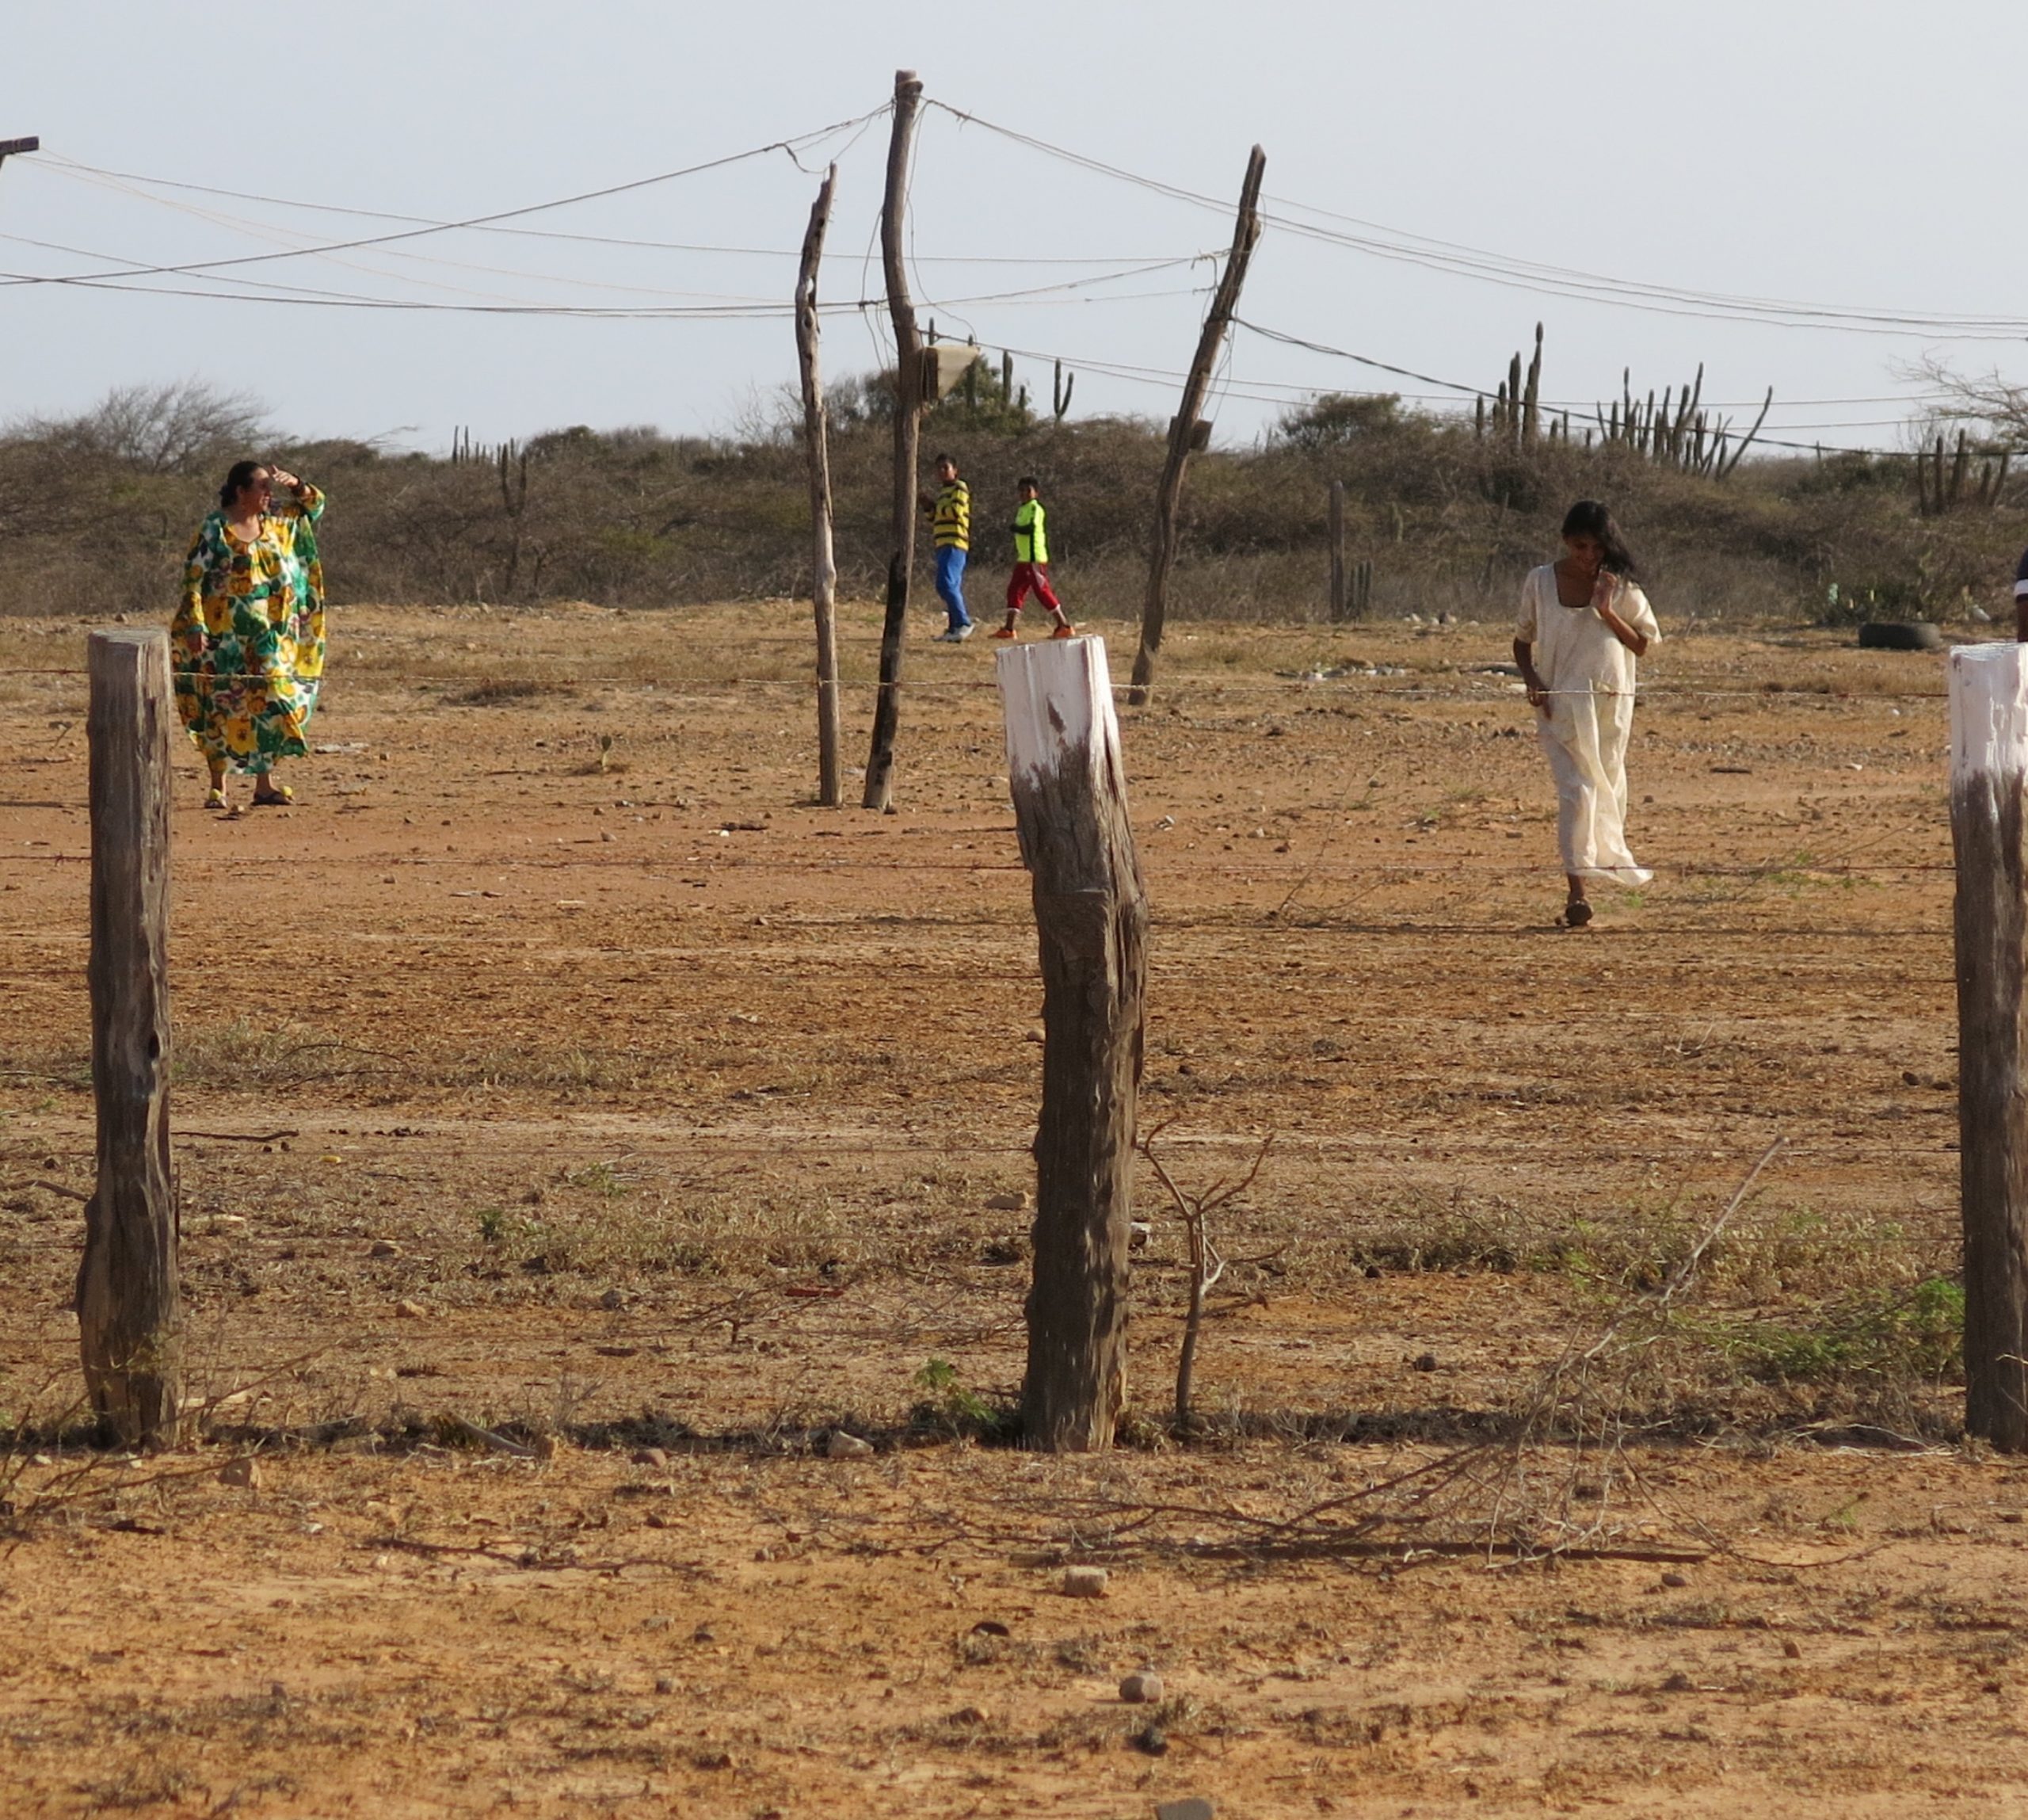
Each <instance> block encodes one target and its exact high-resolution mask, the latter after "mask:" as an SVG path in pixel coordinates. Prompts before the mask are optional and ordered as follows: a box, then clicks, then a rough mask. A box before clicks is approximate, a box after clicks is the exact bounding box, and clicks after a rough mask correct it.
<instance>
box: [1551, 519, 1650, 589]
mask: <svg viewBox="0 0 2028 1820" xmlns="http://www.w3.org/2000/svg"><path fill="white" fill-rule="evenodd" d="M1563 534H1564V536H1566V537H1595V538H1597V539H1598V540H1599V544H1600V545H1601V547H1602V548H1603V549H1604V551H1605V552H1606V559H1605V563H1604V564H1603V567H1606V568H1608V569H1610V570H1612V572H1613V573H1614V574H1615V575H1623V576H1625V577H1626V579H1627V580H1628V581H1630V582H1631V581H1633V580H1636V579H1637V578H1638V577H1639V575H1640V573H1641V570H1640V567H1639V566H1638V565H1637V563H1635V562H1634V560H1633V551H1631V550H1630V549H1628V548H1627V547H1626V539H1625V538H1623V537H1622V536H1620V534H1619V527H1618V525H1615V524H1614V522H1613V515H1612V513H1610V512H1608V511H1607V509H1605V507H1604V506H1602V505H1600V504H1599V502H1598V501H1597V500H1595V499H1580V500H1579V501H1578V502H1577V503H1576V505H1575V506H1572V507H1571V509H1569V511H1568V512H1566V513H1564V515H1563Z"/></svg>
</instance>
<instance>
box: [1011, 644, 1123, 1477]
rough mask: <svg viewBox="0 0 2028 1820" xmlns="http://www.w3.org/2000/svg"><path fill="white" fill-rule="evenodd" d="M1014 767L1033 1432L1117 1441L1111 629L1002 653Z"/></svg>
mask: <svg viewBox="0 0 2028 1820" xmlns="http://www.w3.org/2000/svg"><path fill="white" fill-rule="evenodd" d="M998 670H999V681H1000V693H1001V704H1002V706H1003V707H1004V709H1005V711H1006V716H1007V770H1008V779H1009V781H1010V783H1011V784H1012V790H1013V796H1014V816H1015V822H1016V827H1017V829H1018V830H1019V832H1020V840H1021V857H1022V860H1023V861H1024V863H1025V864H1026V865H1027V868H1028V871H1029V873H1030V875H1031V880H1032V887H1033V891H1034V898H1035V927H1036V931H1037V933H1038V936H1039V941H1040V948H1041V954H1042V975H1043V1103H1042V1116H1041V1119H1040V1122H1039V1124H1038V1126H1037V1127H1036V1131H1035V1275H1034V1278H1033V1280H1032V1281H1031V1284H1030V1287H1029V1290H1028V1302H1027V1322H1028V1368H1027V1378H1026V1379H1025V1381H1024V1383H1023V1386H1022V1390H1021V1422H1022V1429H1023V1433H1024V1436H1025V1437H1026V1439H1027V1444H1028V1445H1029V1446H1031V1447H1034V1448H1046V1449H1047V1450H1049V1451H1050V1452H1073V1453H1076V1452H1091V1451H1093V1450H1096V1449H1099V1448H1107V1447H1110V1446H1111V1444H1112V1437H1113V1424H1114V1422H1115V1419H1116V1418H1117V1417H1118V1416H1119V1411H1120V1409H1121V1406H1123V1403H1124V1402H1125V1399H1126V1295H1127V1264H1126V1247H1127V1236H1128V1234H1127V1221H1128V1213H1129V1209H1130V1196H1131V1192H1132V1187H1133V1173H1134V1171H1133V1166H1134V1114H1135V1108H1136V1101H1137V1096H1138V1093H1139V1090H1140V1081H1141V1036H1142V1014H1143V1005H1144V1001H1145V998H1146V987H1147V933H1148V905H1147V899H1146V894H1145V893H1144V891H1143V890H1142V883H1141V868H1140V863H1139V861H1138V859H1137V858H1136V857H1135V855H1134V832H1133V829H1132V827H1131V826H1130V823H1129V822H1128V820H1127V813H1126V769H1125V766H1124V765H1123V761H1122V759H1121V757H1120V749H1119V721H1118V720H1117V719H1116V718H1115V715H1114V713H1113V705H1112V685H1111V681H1110V678H1109V677H1108V674H1107V669H1106V647H1105V643H1104V640H1103V639H1096V638H1085V639H1071V640H1069V641H1065V642H1057V643H1038V644H1033V645H1016V646H1009V647H1008V648H1007V649H1005V650H1004V651H1001V653H1000V654H999V660H998Z"/></svg>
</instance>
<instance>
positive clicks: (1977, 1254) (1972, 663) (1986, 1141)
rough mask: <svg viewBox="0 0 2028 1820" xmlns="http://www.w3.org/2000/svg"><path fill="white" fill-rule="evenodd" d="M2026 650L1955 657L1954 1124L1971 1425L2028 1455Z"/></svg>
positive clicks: (1974, 651) (2010, 647) (1964, 652)
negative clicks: (1961, 1216) (1962, 1234)
mask: <svg viewBox="0 0 2028 1820" xmlns="http://www.w3.org/2000/svg"><path fill="white" fill-rule="evenodd" d="M2022 649H2023V647H2022V646H2020V645H2018V644H1987V645H1972V646H1966V647H1959V648H1958V649H1957V650H1955V651H1952V652H1951V654H1950V835H1951V844H1952V846H1953V849H1954V851H1955V853H1956V855H1957V904H1956V910H1955V915H1954V921H1955V924H1956V929H1957V1118H1958V1139H1959V1143H1958V1149H1959V1161H1958V1168H1959V1171H1960V1180H1961V1197H1962V1201H1963V1211H1964V1222H1965V1427H1966V1428H1967V1429H1969V1430H1970V1431H1971V1433H1973V1434H1975V1435H1979V1436H1981V1437H1984V1439H1985V1440H1988V1441H1990V1442H1991V1443H1992V1444H1993V1445H1994V1446H1995V1447H1996V1448H2001V1449H2003V1451H2005V1452H2010V1453H2019V1452H2023V1451H2028V1082H2024V1080H2023V1078H2022V1065H2023V1063H2024V1061H2028V1017H2025V1016H2024V1011H2028V1006H2024V1000H2023V992H2024V985H2025V984H2028V982H2025V981H2024V975H2023V956H2024V953H2028V899H2024V896H2023V888H2024V876H2023V875H2024V862H2028V852H2024V849H2023V845H2022V803H2023V791H2024V788H2028V776H2024V773H2028V688H2025V687H2024V684H2028V666H2024V665H2023V663H2022Z"/></svg>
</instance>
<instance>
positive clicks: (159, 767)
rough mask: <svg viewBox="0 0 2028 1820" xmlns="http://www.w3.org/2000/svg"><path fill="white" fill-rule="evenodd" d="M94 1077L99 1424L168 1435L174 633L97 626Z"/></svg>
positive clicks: (113, 1431) (177, 1349) (89, 1304)
mask: <svg viewBox="0 0 2028 1820" xmlns="http://www.w3.org/2000/svg"><path fill="white" fill-rule="evenodd" d="M88 664H89V668H90V677H91V703H90V712H89V715H88V717H87V720H86V729H87V734H88V737H89V738H90V746H91V785H90V790H91V829H92V883H91V925H92V948H91V963H90V977H91V998H92V1088H93V1093H94V1095H95V1096H96V1098H97V1108H98V1181H97V1186H96V1189H95V1191H94V1192H93V1196H92V1198H91V1200H90V1202H89V1203H87V1204H86V1208H85V1253H84V1260H83V1262H82V1264H81V1265H79V1266H78V1337H79V1341H80V1344H81V1347H82V1352H83V1354H84V1366H85V1387H86V1391H87V1392H88V1393H89V1394H90V1398H91V1402H92V1407H93V1410H95V1411H96V1412H97V1415H98V1417H99V1421H100V1425H101V1428H102V1429H104V1430H105V1431H106V1432H107V1433H109V1435H110V1436H111V1437H113V1438H115V1439H117V1440H120V1441H123V1442H126V1443H128V1444H133V1443H135V1442H148V1443H151V1444H152V1443H155V1442H158V1441H164V1440H173V1438H174V1436H175V1433H176V1428H177V1406H178V1403H179V1401H180V1399H181V1391H182V1383H181V1379H182V1325H183V1322H182V1298H181V1291H180V1290H179V1288H178V1286H177V1257H176V1250H177V1218H176V1196H175V1189H174V1185H173V1179H172V1177H171V1175H170V1158H169V1059H170V1024H169V792H170V729H171V728H172V727H173V726H174V725H175V724H176V718H177V717H176V709H175V705H174V702H173V698H172V696H171V695H170V676H169V635H168V634H167V633H166V632H164V631H161V630H159V629H142V628H135V629H134V630H132V631H105V632H94V633H93V635H92V636H91V639H90V657H89V658H88Z"/></svg>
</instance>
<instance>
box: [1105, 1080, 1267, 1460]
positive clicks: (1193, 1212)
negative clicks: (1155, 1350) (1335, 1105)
mask: <svg viewBox="0 0 2028 1820" xmlns="http://www.w3.org/2000/svg"><path fill="white" fill-rule="evenodd" d="M1175 1123H1176V1120H1173V1119H1168V1120H1164V1121H1163V1122H1162V1123H1161V1124H1159V1125H1157V1127H1155V1128H1154V1130H1153V1131H1150V1132H1149V1134H1148V1135H1146V1137H1145V1138H1142V1139H1140V1140H1139V1141H1138V1143H1136V1144H1135V1146H1134V1148H1135V1149H1136V1150H1139V1151H1140V1153H1141V1154H1142V1155H1143V1156H1144V1157H1146V1158H1147V1159H1148V1166H1149V1168H1150V1169H1153V1171H1154V1172H1155V1179H1156V1180H1157V1181H1159V1182H1161V1185H1162V1186H1163V1188H1164V1189H1166V1190H1167V1191H1168V1197H1169V1199H1170V1200H1172V1201H1173V1202H1174V1203H1175V1204H1176V1211H1177V1212H1178V1213H1179V1214H1180V1215H1182V1218H1183V1229H1184V1234H1186V1236H1187V1240H1188V1242H1189V1246H1190V1307H1189V1311H1188V1312H1187V1314H1185V1315H1184V1322H1183V1349H1182V1352H1181V1353H1180V1355H1179V1356H1178V1358H1177V1360H1176V1420H1175V1432H1176V1433H1177V1434H1179V1435H1187V1434H1188V1433H1190V1426H1191V1422H1190V1387H1191V1374H1192V1373H1193V1372H1195V1369H1196V1366H1197V1336H1198V1334H1199V1331H1200V1330H1202V1328H1203V1325H1204V1298H1205V1297H1206V1296H1207V1295H1209V1294H1210V1291H1211V1288H1212V1286H1213V1285H1214V1284H1216V1283H1217V1282H1218V1279H1219V1278H1220V1277H1222V1276H1224V1275H1225V1273H1226V1260H1225V1259H1224V1258H1223V1257H1220V1256H1219V1255H1218V1247H1217V1246H1215V1245H1214V1243H1213V1242H1212V1240H1211V1235H1210V1230H1209V1228H1208V1225H1207V1222H1208V1219H1209V1217H1210V1215H1212V1214H1214V1213H1215V1212H1217V1211H1218V1209H1219V1208H1223V1207H1229V1206H1230V1205H1231V1204H1233V1202H1234V1201H1235V1200H1238V1199H1239V1197H1240V1196H1241V1195H1243V1194H1244V1193H1245V1192H1246V1191H1247V1190H1248V1189H1249V1188H1251V1187H1252V1185H1253V1181H1254V1178H1255V1177H1256V1176H1258V1175H1259V1174H1260V1166H1261V1165H1262V1164H1263V1163H1264V1162H1266V1161H1267V1160H1268V1150H1270V1149H1271V1147H1273V1145H1274V1142H1275V1134H1274V1133H1273V1132H1272V1131H1270V1132H1269V1133H1268V1135H1267V1136H1266V1137H1264V1138H1263V1139H1261V1140H1260V1149H1259V1150H1257V1151H1256V1152H1255V1154H1254V1158H1253V1163H1252V1167H1251V1168H1249V1169H1247V1170H1246V1172H1245V1173H1244V1174H1243V1175H1241V1176H1239V1177H1237V1178H1236V1179H1234V1180H1233V1181H1229V1182H1225V1181H1222V1182H1218V1183H1216V1184H1214V1185H1213V1186H1212V1187H1210V1188H1209V1189H1205V1190H1203V1192H1200V1193H1198V1194H1186V1193H1185V1192H1184V1191H1183V1190H1182V1189H1180V1188H1179V1187H1178V1186H1177V1185H1176V1178H1175V1177H1173V1176H1172V1175H1171V1174H1170V1173H1169V1172H1168V1169H1165V1167H1164V1166H1163V1165H1162V1160H1161V1158H1160V1157H1158V1156H1157V1155H1156V1154H1155V1140H1156V1139H1157V1138H1158V1137H1160V1136H1161V1135H1162V1133H1163V1132H1165V1131H1167V1130H1168V1128H1169V1127H1170V1126H1171V1125H1172V1124H1175Z"/></svg>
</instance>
